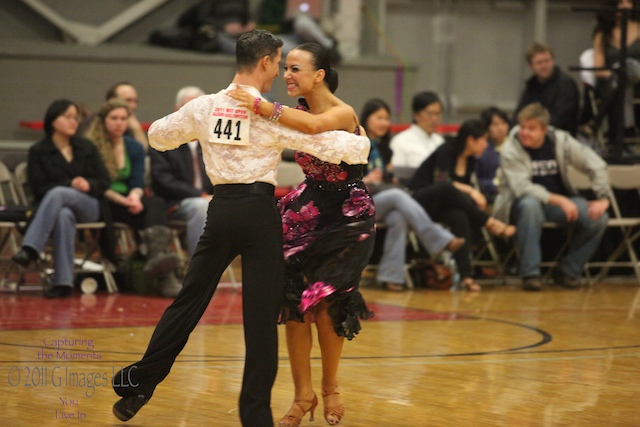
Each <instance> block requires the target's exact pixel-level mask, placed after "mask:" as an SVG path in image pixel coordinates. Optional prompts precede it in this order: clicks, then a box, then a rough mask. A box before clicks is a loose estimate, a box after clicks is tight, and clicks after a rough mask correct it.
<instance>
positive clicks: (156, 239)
mask: <svg viewBox="0 0 640 427" xmlns="http://www.w3.org/2000/svg"><path fill="white" fill-rule="evenodd" d="M130 114H131V110H130V109H129V106H128V105H127V104H126V103H124V102H123V101H121V100H119V99H114V100H111V101H107V102H106V103H105V104H104V105H103V106H102V107H101V108H100V111H99V112H98V115H97V117H96V118H95V119H94V121H93V122H92V123H91V126H90V128H89V130H88V133H87V137H89V138H90V139H91V140H92V141H93V143H94V144H95V145H96V147H98V151H99V152H100V154H101V156H102V159H103V160H104V164H105V166H106V168H107V170H108V171H109V175H110V176H111V179H112V180H113V182H112V184H111V187H110V188H109V189H108V190H107V191H106V192H105V197H106V198H107V199H108V200H109V202H110V210H111V216H112V219H113V221H117V222H123V223H126V224H128V225H130V226H131V227H133V229H134V230H136V231H140V232H141V234H142V238H143V241H144V242H145V243H146V245H147V252H148V254H147V257H148V260H147V262H146V264H145V266H144V273H145V274H146V275H147V276H149V277H155V278H157V279H158V281H159V283H158V288H159V289H158V290H159V293H160V294H161V295H162V296H165V297H175V296H176V295H177V294H178V292H179V291H180V285H179V284H178V282H177V278H176V276H175V275H174V270H175V269H176V268H177V267H178V262H179V260H178V257H177V255H176V254H175V253H172V252H169V249H168V248H169V242H170V239H171V230H169V228H168V227H167V225H168V222H169V221H168V218H167V209H166V206H165V203H164V201H163V200H162V199H160V198H159V197H156V196H146V195H145V194H144V187H145V183H144V169H145V164H144V158H145V153H144V149H143V148H142V145H140V143H139V142H138V141H136V140H135V139H132V138H130V137H128V136H126V135H125V134H124V133H125V132H126V130H127V126H128V123H129V115H130Z"/></svg>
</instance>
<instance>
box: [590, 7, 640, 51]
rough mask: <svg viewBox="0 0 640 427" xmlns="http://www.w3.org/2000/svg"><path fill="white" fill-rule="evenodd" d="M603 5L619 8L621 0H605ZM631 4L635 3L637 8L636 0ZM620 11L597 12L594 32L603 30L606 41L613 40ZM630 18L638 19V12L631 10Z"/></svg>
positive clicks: (631, 19) (632, 19)
mask: <svg viewBox="0 0 640 427" xmlns="http://www.w3.org/2000/svg"><path fill="white" fill-rule="evenodd" d="M603 3H604V4H603V6H604V7H608V8H610V9H614V8H615V9H617V8H618V3H619V0H605V1H604V2H603ZM631 4H632V5H633V8H634V9H635V8H636V1H635V0H632V2H631ZM617 14H618V12H613V11H607V12H605V11H602V12H598V13H597V14H596V22H597V25H596V29H595V31H594V33H598V32H602V35H603V39H604V40H605V41H610V40H611V36H612V34H613V29H614V28H615V26H616V16H617ZM629 20H630V21H634V22H635V21H638V12H635V11H632V12H629Z"/></svg>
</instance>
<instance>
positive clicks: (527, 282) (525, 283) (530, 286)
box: [522, 276, 542, 292]
mask: <svg viewBox="0 0 640 427" xmlns="http://www.w3.org/2000/svg"><path fill="white" fill-rule="evenodd" d="M522 289H524V290H525V291H532V292H537V291H541V290H542V280H541V279H540V276H533V277H525V278H524V279H522Z"/></svg>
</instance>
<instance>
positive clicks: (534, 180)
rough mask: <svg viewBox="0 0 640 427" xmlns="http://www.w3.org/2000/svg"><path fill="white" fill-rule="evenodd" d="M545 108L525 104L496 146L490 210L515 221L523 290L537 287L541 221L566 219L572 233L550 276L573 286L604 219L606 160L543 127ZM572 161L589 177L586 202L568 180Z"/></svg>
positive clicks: (546, 122)
mask: <svg viewBox="0 0 640 427" xmlns="http://www.w3.org/2000/svg"><path fill="white" fill-rule="evenodd" d="M549 121H550V117H549V112H548V111H547V110H546V109H545V108H544V107H543V106H542V105H541V104H539V103H535V104H531V105H529V106H527V107H525V108H524V109H523V110H522V111H521V112H520V114H518V123H519V125H518V126H516V127H515V128H514V129H513V131H512V132H511V134H510V136H509V139H508V140H507V142H506V143H505V144H504V148H503V149H502V152H501V158H500V163H501V169H502V179H501V181H500V191H499V193H498V197H497V198H496V202H495V204H494V213H495V215H496V216H497V217H499V218H502V219H504V220H509V218H511V220H512V222H513V223H515V224H516V225H517V230H518V231H517V234H516V240H517V244H518V248H519V250H520V276H521V277H522V281H523V287H524V289H525V290H527V291H539V290H541V287H542V282H541V280H540V261H541V257H542V255H541V249H540V236H541V233H542V224H543V223H544V222H545V221H552V222H555V223H557V224H559V225H561V226H569V225H572V226H573V227H574V231H575V234H574V238H573V241H572V242H571V245H570V247H569V249H568V251H567V252H566V254H564V256H563V257H562V259H561V260H560V265H559V267H558V268H556V269H555V270H554V271H555V272H556V274H555V277H554V281H555V283H556V284H557V285H559V286H564V287H567V288H577V287H579V286H580V280H579V278H580V276H581V274H582V270H583V268H584V265H585V264H586V263H587V262H588V261H589V259H590V258H591V256H592V255H593V253H594V252H595V250H596V249H597V247H598V245H599V244H600V239H601V238H602V235H603V234H604V231H605V229H606V225H607V218H608V216H607V213H606V212H607V209H608V208H609V195H608V190H607V189H608V188H609V187H608V185H607V173H606V170H605V167H606V163H605V162H604V160H602V159H601V158H600V157H599V156H598V155H597V154H596V153H595V152H593V150H591V149H590V148H588V147H586V146H585V145H584V144H581V143H580V142H578V141H577V140H576V139H574V138H573V137H572V136H571V135H569V133H568V132H565V131H562V130H559V129H553V128H550V127H549ZM569 166H573V167H574V168H576V169H577V170H578V171H581V172H583V173H585V174H587V175H589V176H590V177H591V181H592V183H593V191H594V192H595V194H596V197H598V199H597V200H595V201H591V202H587V200H585V199H584V198H583V197H580V196H578V193H577V192H576V191H575V189H574V188H573V187H572V186H571V183H570V182H569V181H568V179H567V174H568V172H567V169H568V167H569Z"/></svg>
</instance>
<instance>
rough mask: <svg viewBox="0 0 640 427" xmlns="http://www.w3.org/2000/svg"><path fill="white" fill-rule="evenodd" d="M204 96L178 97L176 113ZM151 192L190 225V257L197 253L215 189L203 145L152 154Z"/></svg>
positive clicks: (191, 91) (186, 92)
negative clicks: (185, 105) (204, 157)
mask: <svg viewBox="0 0 640 427" xmlns="http://www.w3.org/2000/svg"><path fill="white" fill-rule="evenodd" d="M201 95H204V91H203V90H202V89H200V88H198V87H194V86H187V87H184V88H182V89H180V91H178V94H177V96H176V105H175V111H178V110H179V109H180V107H182V106H183V105H184V104H186V103H187V102H189V101H191V100H192V99H195V98H197V97H199V96H201ZM149 157H150V159H151V188H152V189H153V192H154V194H155V195H156V196H159V197H162V198H163V199H164V200H165V201H166V202H167V204H168V206H169V218H170V219H177V220H181V221H185V222H186V223H187V253H188V254H189V258H191V256H192V255H193V253H194V252H195V250H196V245H197V244H198V240H200V235H202V231H203V230H204V225H205V222H206V219H207V209H208V207H209V202H210V201H211V197H212V196H211V195H212V194H213V185H212V184H211V181H210V180H209V177H208V176H207V173H206V171H205V166H204V162H203V159H202V149H201V148H200V143H199V142H198V141H197V140H196V141H190V142H188V143H186V144H183V145H181V146H180V147H178V148H176V149H175V150H168V151H164V152H160V151H157V150H155V149H153V148H152V149H150V150H149Z"/></svg>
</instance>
